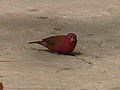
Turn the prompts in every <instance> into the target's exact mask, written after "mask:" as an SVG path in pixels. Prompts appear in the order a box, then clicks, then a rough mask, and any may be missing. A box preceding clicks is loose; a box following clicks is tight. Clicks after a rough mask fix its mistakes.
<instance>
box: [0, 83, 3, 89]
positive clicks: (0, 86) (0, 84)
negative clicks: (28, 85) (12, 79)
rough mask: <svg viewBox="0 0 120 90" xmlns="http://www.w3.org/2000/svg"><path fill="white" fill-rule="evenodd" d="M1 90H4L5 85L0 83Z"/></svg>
mask: <svg viewBox="0 0 120 90" xmlns="http://www.w3.org/2000/svg"><path fill="white" fill-rule="evenodd" d="M0 90H3V84H2V82H0Z"/></svg>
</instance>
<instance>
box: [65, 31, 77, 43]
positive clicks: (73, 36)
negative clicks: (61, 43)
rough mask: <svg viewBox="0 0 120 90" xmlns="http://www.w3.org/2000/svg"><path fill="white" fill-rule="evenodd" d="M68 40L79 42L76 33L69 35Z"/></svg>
mask: <svg viewBox="0 0 120 90" xmlns="http://www.w3.org/2000/svg"><path fill="white" fill-rule="evenodd" d="M67 38H68V39H69V40H70V41H76V42H77V35H76V34H75V33H69V34H67Z"/></svg>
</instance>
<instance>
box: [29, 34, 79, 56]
mask: <svg viewBox="0 0 120 90" xmlns="http://www.w3.org/2000/svg"><path fill="white" fill-rule="evenodd" d="M33 43H36V44H40V45H42V46H45V47H47V48H48V49H49V50H51V51H53V52H57V53H59V54H70V53H71V52H72V51H73V50H74V48H75V47H76V44H77V35H76V34H75V33H68V34H67V35H56V36H50V37H47V38H44V39H42V40H39V41H33V42H29V44H33Z"/></svg>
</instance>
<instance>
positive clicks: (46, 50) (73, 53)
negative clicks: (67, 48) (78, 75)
mask: <svg viewBox="0 0 120 90" xmlns="http://www.w3.org/2000/svg"><path fill="white" fill-rule="evenodd" d="M31 50H36V51H38V52H41V51H44V52H49V53H52V54H56V55H69V56H76V55H81V54H83V53H81V52H75V51H73V52H71V53H70V54H60V53H57V52H54V51H51V50H49V49H36V48H31Z"/></svg>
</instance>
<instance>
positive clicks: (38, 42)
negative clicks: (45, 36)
mask: <svg viewBox="0 0 120 90" xmlns="http://www.w3.org/2000/svg"><path fill="white" fill-rule="evenodd" d="M42 42H43V41H34V42H29V44H33V43H37V44H41V43H42Z"/></svg>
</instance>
